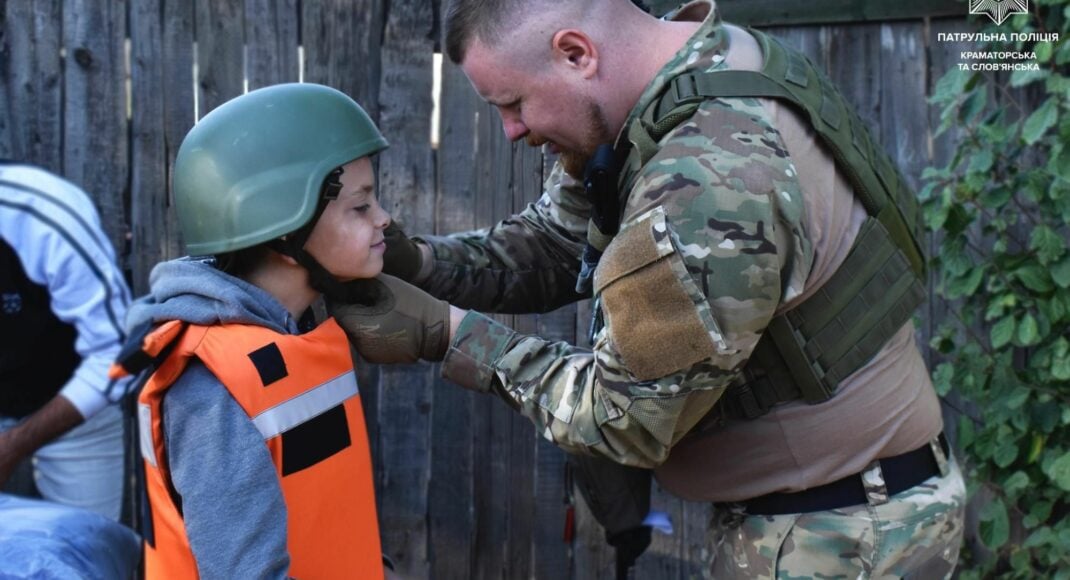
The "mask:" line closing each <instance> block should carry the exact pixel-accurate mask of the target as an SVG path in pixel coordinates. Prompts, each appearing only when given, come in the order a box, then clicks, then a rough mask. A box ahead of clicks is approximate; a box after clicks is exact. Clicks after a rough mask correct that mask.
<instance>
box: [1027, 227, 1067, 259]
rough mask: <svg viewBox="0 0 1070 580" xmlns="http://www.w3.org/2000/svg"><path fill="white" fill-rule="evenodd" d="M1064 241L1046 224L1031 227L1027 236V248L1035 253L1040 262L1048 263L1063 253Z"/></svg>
mask: <svg viewBox="0 0 1070 580" xmlns="http://www.w3.org/2000/svg"><path fill="white" fill-rule="evenodd" d="M1065 247H1066V243H1065V242H1064V241H1063V239H1062V237H1061V236H1059V234H1057V233H1055V230H1053V229H1051V228H1050V227H1048V226H1046V225H1041V226H1038V227H1036V228H1033V233H1032V234H1031V235H1030V236H1029V249H1030V250H1033V251H1034V252H1036V253H1037V259H1038V260H1040V263H1041V264H1050V263H1052V262H1054V261H1055V260H1058V259H1059V257H1061V256H1062V255H1063V249H1064V248H1065Z"/></svg>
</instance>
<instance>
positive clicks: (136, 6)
mask: <svg viewBox="0 0 1070 580" xmlns="http://www.w3.org/2000/svg"><path fill="white" fill-rule="evenodd" d="M162 9H163V6H162V3H161V2H160V0H131V4H130V97H131V112H132V118H131V127H130V129H131V131H130V133H131V138H132V139H133V143H132V147H133V149H132V150H131V152H130V154H131V156H130V163H131V167H130V171H131V181H130V190H131V191H130V229H131V235H132V237H131V256H130V266H131V269H132V270H133V274H134V278H133V279H134V288H133V289H134V294H138V295H140V294H144V293H145V292H147V291H148V276H149V271H150V270H152V267H153V266H154V265H156V263H157V262H159V261H160V260H162V259H163V257H164V253H165V251H166V250H165V248H166V245H167V239H168V233H169V232H168V230H167V223H166V219H167V151H166V147H165V142H164V139H165V135H164V82H163V76H164V75H163V31H162V30H161V25H162V23H163V18H162V14H161V11H162Z"/></svg>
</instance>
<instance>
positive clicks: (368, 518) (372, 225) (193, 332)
mask: <svg viewBox="0 0 1070 580" xmlns="http://www.w3.org/2000/svg"><path fill="white" fill-rule="evenodd" d="M386 146H387V143H386V140H385V139H383V137H382V135H380V134H379V131H378V129H376V127H375V126H374V125H373V124H372V122H371V120H370V119H369V118H368V116H367V115H366V114H365V112H364V111H363V109H361V108H360V106H359V105H357V103H355V102H354V101H353V100H352V99H350V98H349V97H347V96H345V95H343V94H342V93H340V92H338V91H335V90H333V89H330V88H327V87H323V86H318V85H311V84H286V85H277V86H272V87H267V88H264V89H260V90H257V91H253V92H251V93H248V94H246V95H243V96H240V97H238V98H235V99H233V100H231V101H229V102H227V103H225V104H224V105H222V106H220V107H219V108H218V109H216V110H214V111H212V112H211V113H209V114H208V115H207V116H205V117H204V118H203V119H202V120H201V121H200V122H199V123H198V124H197V125H196V126H194V128H193V129H192V130H191V131H190V132H189V134H188V135H186V138H185V140H184V141H183V142H182V146H181V148H180V149H179V152H178V157H177V159H176V161H175V168H174V186H175V187H174V189H175V203H176V205H177V210H178V217H179V225H180V226H181V228H182V233H183V236H184V239H185V243H186V247H187V249H188V252H189V253H190V254H191V255H193V256H214V257H213V258H203V257H202V258H183V259H179V260H175V261H171V262H166V263H163V264H160V265H159V266H157V267H156V269H155V270H153V272H152V276H151V286H152V290H151V295H150V296H149V297H148V298H147V299H144V300H143V301H141V302H139V303H138V304H136V305H135V306H134V307H133V308H132V309H131V313H130V317H129V320H128V325H129V326H131V327H138V326H139V325H140V326H144V327H152V330H151V332H149V333H148V334H147V336H146V335H145V332H144V331H142V333H141V334H142V336H144V340H142V341H139V343H138V345H137V346H138V347H139V348H138V349H137V351H138V352H135V353H134V354H133V355H132V356H131V355H129V354H128V355H127V356H125V357H121V361H126V363H125V364H124V365H123V366H124V367H125V368H126V369H127V370H136V367H137V366H138V365H137V364H136V363H137V362H138V360H140V361H141V362H142V363H144V362H145V361H148V360H152V365H153V369H154V371H153V373H152V375H151V377H149V379H148V381H147V383H146V384H145V387H144V389H143V390H142V392H141V395H140V397H139V398H138V419H139V426H140V436H141V453H142V455H143V457H144V463H145V473H146V489H147V493H148V503H149V506H150V507H151V516H150V517H148V518H147V519H146V521H145V530H143V533H144V536H145V568H146V575H147V577H148V578H150V579H152V578H161V577H182V578H185V577H191V578H192V577H196V576H197V575H200V576H202V577H206V578H279V577H286V576H293V577H297V578H331V577H337V578H382V577H383V575H384V571H383V565H382V559H381V552H380V545H379V532H378V524H377V519H376V510H375V497H374V489H373V485H372V473H371V462H370V457H369V452H368V442H367V434H366V430H365V426H364V418H363V414H362V411H361V404H360V397H359V396H358V393H357V383H356V379H355V377H354V374H353V364H352V361H351V359H350V355H349V348H348V345H347V343H346V337H345V335H344V333H343V332H342V330H341V329H339V327H338V325H337V324H336V323H335V321H334V319H327V320H326V321H325V322H323V323H322V324H320V325H319V326H318V327H316V328H314V329H312V330H309V331H308V332H305V333H303V334H301V333H300V330H299V322H298V321H299V320H300V319H301V315H302V313H304V312H305V311H306V310H307V309H308V308H309V306H310V305H311V304H312V303H313V301H315V300H316V299H317V297H318V296H319V295H320V294H321V293H327V294H329V295H337V294H339V293H344V292H345V291H346V289H347V288H346V286H343V284H342V282H346V281H350V280H355V279H362V278H372V277H374V276H376V275H378V274H379V272H380V270H381V269H382V265H383V251H384V249H385V244H384V241H383V230H384V229H386V227H387V225H389V224H390V215H389V214H387V212H386V211H384V210H383V208H381V207H380V206H379V203H378V201H377V199H376V193H375V175H374V172H373V169H372V164H371V160H370V156H371V155H373V154H375V153H377V152H379V151H381V150H383V149H384V148H386ZM362 291H363V292H367V290H366V289H365V290H362ZM357 299H360V297H359V296H358V297H357ZM441 308H442V309H443V311H444V312H445V313H446V314H445V316H448V312H449V307H448V305H446V304H445V303H441ZM302 326H303V325H302ZM132 367H133V368H132Z"/></svg>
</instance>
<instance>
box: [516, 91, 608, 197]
mask: <svg viewBox="0 0 1070 580" xmlns="http://www.w3.org/2000/svg"><path fill="white" fill-rule="evenodd" d="M584 121H585V122H586V123H585V124H586V126H587V129H586V131H585V132H584V135H583V137H582V138H581V139H580V141H581V143H582V147H583V149H582V150H579V149H566V148H565V147H562V146H561V144H559V143H555V145H557V147H558V149H560V153H559V155H558V160H559V161H560V162H561V166H562V167H564V169H565V173H568V174H569V175H571V176H572V177H573V178H575V179H578V180H580V181H582V180H583V170H584V168H586V167H587V161H589V160H590V159H591V156H592V155H594V151H595V149H597V148H598V146H599V145H601V144H602V143H610V142H612V140H613V135H612V133H611V132H610V129H609V121H608V120H607V119H606V114H605V112H603V111H602V108H601V107H599V106H598V103H595V102H594V101H587V107H586V114H585V119H584ZM549 142H550V140H549V139H547V138H545V137H543V136H541V135H537V134H535V133H529V134H528V136H527V143H528V145H530V146H532V147H541V146H543V145H545V144H546V143H549Z"/></svg>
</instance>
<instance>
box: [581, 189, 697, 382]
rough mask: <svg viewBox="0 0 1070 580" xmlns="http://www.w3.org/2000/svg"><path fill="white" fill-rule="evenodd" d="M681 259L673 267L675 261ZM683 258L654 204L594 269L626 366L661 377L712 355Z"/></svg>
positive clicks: (611, 333)
mask: <svg viewBox="0 0 1070 580" xmlns="http://www.w3.org/2000/svg"><path fill="white" fill-rule="evenodd" d="M673 260H676V261H679V262H681V263H680V264H677V267H674V265H673V263H672V261H673ZM682 266H683V264H682V258H681V257H680V255H679V254H677V253H676V251H675V249H674V248H673V245H672V242H671V240H670V239H669V232H668V227H667V225H666V222H665V214H664V212H663V211H662V210H661V208H655V210H652V211H651V212H648V213H647V214H646V215H644V216H643V217H641V218H639V219H638V220H637V221H635V222H633V223H631V224H629V225H628V226H627V227H625V228H624V229H622V230H621V232H620V233H619V234H617V236H616V237H615V238H614V239H613V243H611V244H610V245H609V247H608V248H606V252H605V254H604V255H603V256H602V259H601V261H600V262H599V264H598V269H597V270H596V271H595V291H596V293H600V294H601V298H602V308H603V310H604V312H605V316H606V330H607V332H608V334H609V338H610V340H612V341H613V344H614V346H615V347H616V349H617V351H618V352H619V353H620V355H621V358H622V359H623V362H624V364H625V366H626V367H627V369H628V371H630V372H631V373H632V374H633V375H635V377H636V378H638V379H639V380H650V379H657V378H661V377H664V376H666V375H669V374H671V373H673V372H676V371H679V370H681V369H685V368H688V367H690V366H692V365H694V364H695V363H697V362H699V361H702V360H705V359H708V358H710V357H712V356H714V355H715V354H716V353H717V352H718V350H717V346H716V344H715V343H714V340H713V338H712V337H711V331H712V330H714V329H708V328H707V324H706V322H705V321H704V319H703V317H702V316H701V315H700V313H699V310H698V307H697V305H696V303H695V300H694V299H693V298H692V296H691V293H689V292H688V289H687V288H686V287H685V285H684V284H685V281H684V280H681V278H680V276H681V273H683V274H682V275H684V276H686V275H687V274H686V269H685V268H683V267H682Z"/></svg>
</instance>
